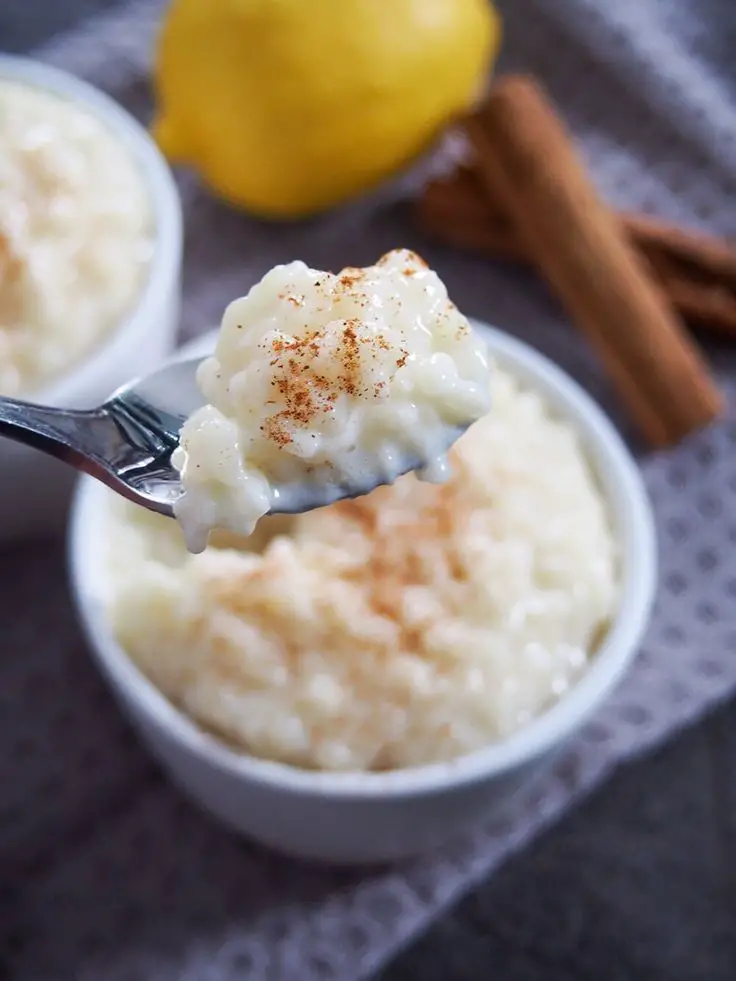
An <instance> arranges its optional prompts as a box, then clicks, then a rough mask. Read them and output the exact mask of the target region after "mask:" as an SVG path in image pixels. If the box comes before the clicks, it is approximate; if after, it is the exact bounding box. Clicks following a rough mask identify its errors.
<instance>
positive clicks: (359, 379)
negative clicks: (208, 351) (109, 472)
mask: <svg viewBox="0 0 736 981" xmlns="http://www.w3.org/2000/svg"><path fill="white" fill-rule="evenodd" d="M197 381H198V385H199V387H200V389H201V392H202V395H203V396H204V399H205V401H206V403H207V404H206V405H205V406H204V407H203V408H202V409H200V410H198V411H197V412H196V413H194V415H193V416H192V417H191V418H190V419H189V420H187V422H186V424H185V426H184V427H183V429H182V432H181V446H180V449H179V450H178V451H177V453H176V454H175V456H174V464H175V466H177V467H178V468H179V469H180V470H181V475H182V486H183V489H184V493H183V495H182V497H181V498H180V499H179V501H178V502H177V504H176V507H175V511H176V516H177V518H178V519H179V522H180V524H181V525H182V528H183V529H184V533H185V536H186V540H187V543H188V545H189V548H190V549H191V550H192V551H194V552H197V551H201V550H202V549H203V548H204V547H205V545H206V543H207V537H208V534H209V532H210V531H211V530H212V529H213V528H223V529H227V530H229V531H231V532H233V533H235V534H240V535H247V534H250V533H251V532H252V530H253V528H254V526H255V523H256V522H257V521H258V519H259V518H261V517H262V516H263V515H264V514H266V513H267V512H268V511H270V510H292V509H300V508H301V507H303V506H304V503H306V502H309V501H310V500H311V499H312V498H313V497H314V489H315V488H318V489H319V495H320V498H321V499H322V500H325V499H327V500H328V501H329V500H330V499H331V500H335V499H337V498H338V497H341V496H344V495H345V492H346V489H347V490H348V491H351V492H352V491H360V490H364V489H366V488H367V489H370V488H372V487H374V486H375V485H376V484H378V483H390V482H392V481H393V480H395V479H396V478H397V477H398V476H399V475H400V474H402V473H405V472H406V471H408V470H411V469H417V470H419V471H420V475H421V476H422V477H423V478H424V479H427V480H431V481H443V480H445V479H446V477H447V475H448V469H447V450H448V448H449V446H450V445H451V444H452V442H453V441H454V439H455V438H456V436H457V434H458V432H459V431H460V430H461V429H463V428H465V427H466V426H467V425H468V424H470V423H472V422H473V421H475V420H476V419H478V418H479V417H480V416H482V415H484V414H485V413H486V412H487V411H488V410H489V408H490V397H489V389H488V362H487V358H486V352H485V345H484V343H483V342H482V340H481V339H480V338H478V337H477V336H476V335H475V334H474V333H473V331H472V330H471V328H470V325H469V324H468V321H467V319H466V318H465V317H464V316H463V315H462V314H461V313H460V312H459V311H458V309H457V307H455V305H454V304H453V303H452V302H451V301H450V300H449V298H448V296H447V290H446V289H445V287H444V285H443V283H442V282H441V280H440V279H439V277H438V276H437V275H436V273H434V272H433V271H432V270H430V269H429V268H428V267H427V266H426V264H425V263H424V262H423V261H422V260H421V259H420V258H419V257H418V256H416V255H415V254H414V253H411V252H408V251H405V250H396V251H394V252H390V253H388V254H387V255H385V256H384V257H383V258H382V259H381V260H379V262H378V263H377V264H376V265H374V266H370V267H367V268H365V269H357V268H347V269H343V270H342V272H340V273H338V274H336V275H335V274H333V273H328V272H320V271H318V270H315V269H310V268H308V267H307V266H306V265H305V264H304V263H303V262H292V263H290V264H288V265H283V266H277V267H276V268H275V269H272V270H271V271H270V272H269V273H268V274H267V275H266V276H265V277H264V278H263V280H262V281H261V282H260V283H258V284H257V285H256V286H255V287H254V288H253V289H252V290H251V291H250V293H249V294H248V295H247V296H246V297H243V298H242V299H239V300H235V301H234V302H233V303H231V304H230V306H229V307H228V308H227V310H226V312H225V316H224V319H223V323H222V328H221V331H220V334H219V337H218V341H217V348H216V351H215V354H214V356H213V357H211V358H208V359H207V360H205V361H204V362H203V364H202V365H201V366H200V369H199V373H198V378H197Z"/></svg>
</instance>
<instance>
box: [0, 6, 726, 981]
mask: <svg viewBox="0 0 736 981" xmlns="http://www.w3.org/2000/svg"><path fill="white" fill-rule="evenodd" d="M502 6H504V5H503V4H502ZM692 7H693V5H692V4H690V3H689V2H688V0H670V2H669V3H668V4H641V3H639V2H638V0H619V2H618V3H616V4H609V5H603V4H599V3H597V2H596V0H536V2H535V0H515V2H509V3H508V4H506V5H505V6H504V13H505V17H506V26H507V30H506V54H505V55H504V66H503V67H513V68H523V69H531V70H533V71H535V72H536V73H537V74H538V75H540V76H541V77H542V79H543V80H544V81H545V83H546V84H547V85H548V87H549V89H550V91H551V93H552V95H553V97H554V98H555V99H556V100H557V101H558V103H559V104H560V106H561V107H562V109H563V111H564V113H565V115H566V117H567V118H568V120H569V122H570V123H571V125H572V126H573V128H574V129H575V131H576V133H577V134H578V135H579V137H580V140H581V143H582V145H583V148H584V151H585V154H586V157H587V159H588V161H589V163H590V165H591V168H592V170H593V172H594V174H595V177H596V180H597V182H598V184H599V186H600V187H601V189H602V190H603V191H604V193H605V194H606V196H607V197H608V198H609V200H611V201H612V202H613V203H615V204H617V205H620V206H623V205H625V206H627V207H632V208H634V207H636V208H642V209H646V210H651V211H654V212H657V213H660V214H662V215H665V216H668V217H671V218H674V219H678V220H681V221H687V222H691V223H694V224H700V225H703V226H705V227H711V228H713V229H715V230H719V231H721V232H730V233H734V231H736V204H735V203H734V202H736V195H734V193H733V191H734V178H735V177H736V154H735V153H734V134H736V110H734V108H733V107H734V105H736V98H735V96H736V92H735V91H734V89H735V87H736V82H735V81H734V78H733V73H732V72H731V71H730V62H729V61H728V57H727V52H726V51H725V48H724V46H723V44H722V43H720V40H721V35H722V33H723V30H724V24H726V23H730V24H732V25H733V19H734V14H733V12H732V10H733V8H732V5H731V4H730V3H729V0H723V2H721V3H717V2H715V0H709V2H708V3H707V4H705V5H704V7H705V8H706V10H705V13H707V14H708V16H703V14H704V12H703V11H702V10H701V5H698V9H699V14H698V18H697V20H696V17H695V14H694V13H693V12H692V9H691V8H692ZM161 9H162V4H161V3H160V2H157V0H151V2H138V3H135V4H132V5H128V6H124V7H122V8H120V9H119V10H118V11H116V12H115V13H114V14H112V15H110V16H107V17H105V18H103V19H101V20H99V21H97V22H94V23H92V24H91V25H89V26H87V27H86V28H85V29H84V30H82V31H79V32H77V33H75V34H73V35H71V36H70V37H68V38H65V39H61V40H59V41H58V42H55V43H54V44H53V45H52V46H51V47H49V48H47V49H45V50H44V51H43V52H42V56H43V57H44V58H46V59H47V60H49V61H51V62H53V63H55V64H58V65H60V66H61V67H64V68H67V69H69V70H71V71H73V72H75V73H77V74H80V75H82V76H84V77H86V78H88V79H89V80H91V81H92V82H94V83H95V84H97V85H99V86H101V87H102V88H105V89H106V90H108V91H109V92H111V93H112V94H113V95H114V96H115V97H116V98H117V99H119V100H120V101H121V102H122V103H123V104H124V105H126V106H127V107H128V108H129V109H131V110H132V111H133V112H134V113H135V114H136V115H138V116H140V117H141V118H147V117H148V114H149V112H150V93H149V87H148V81H147V75H148V69H149V62H150V49H151V41H152V37H153V35H154V32H155V29H156V25H157V22H158V18H159V16H160V12H161ZM731 54H732V52H731ZM416 180H417V175H416V174H414V175H409V176H408V177H407V178H406V179H405V180H404V181H401V182H399V183H398V184H396V185H394V186H393V187H392V188H390V189H388V190H387V191H386V192H383V193H382V194H381V195H379V196H377V197H374V198H371V199H370V200H366V201H363V202H361V203H360V204H358V205H354V206H351V207H349V208H346V209H343V210H341V211H340V212H338V213H335V214H333V215H330V216H329V217H327V218H324V219H319V220H316V221H312V222H309V223H306V224H302V225H287V226H279V227H272V226H268V225H264V224H260V223H258V222H254V221H251V220H249V219H247V218H245V217H243V216H241V215H238V214H235V213H233V212H232V211H230V210H228V209H227V208H225V207H224V206H222V205H220V204H217V203H216V202H214V201H213V200H211V199H210V198H209V197H208V196H207V195H206V194H205V193H203V192H202V191H201V190H200V188H199V186H198V184H197V182H196V180H194V179H193V178H191V177H190V176H186V177H183V178H182V179H181V180H180V187H181V191H182V197H183V200H184V206H185V212H186V222H187V255H186V268H185V292H186V298H185V303H184V314H183V323H182V336H183V337H189V336H192V335H193V334H195V333H197V332H198V331H200V330H203V329H206V328H207V327H210V326H211V325H212V324H214V323H216V322H217V321H218V320H219V316H220V313H221V311H222V308H223V305H224V304H225V302H226V301H227V300H228V299H229V298H231V297H232V296H233V295H235V294H237V293H239V292H242V291H244V290H246V289H247V288H248V287H249V286H250V285H251V284H252V283H253V282H254V281H255V279H256V278H257V277H259V276H260V275H262V273H263V272H265V270H266V269H267V268H269V267H270V266H271V265H273V264H274V263H276V262H279V261H284V260H288V259H291V258H296V257H299V258H304V259H305V260H307V261H308V262H310V263H312V264H313V265H316V266H324V267H328V268H329V267H333V268H334V267H339V266H340V265H343V264H345V263H350V264H364V263H366V262H370V261H372V260H374V259H375V258H376V257H377V256H378V255H379V254H380V253H381V252H382V251H384V250H386V249H388V248H391V247H393V246H395V245H398V244H401V245H407V246H409V247H415V248H417V249H419V250H420V251H421V252H422V253H423V254H425V255H426V257H427V258H428V260H429V261H430V262H431V263H432V264H433V265H435V266H436V267H437V269H438V270H439V272H440V273H441V275H442V276H443V278H444V279H445V280H446V282H447V284H448V286H449V289H450V291H451V294H452V295H453V296H454V297H455V298H456V299H457V300H458V302H459V303H460V305H461V306H462V307H463V308H464V310H465V311H466V312H467V313H468V314H469V315H474V316H477V317H479V318H481V319H486V320H490V321H493V322H495V323H496V324H497V325H499V326H501V327H503V328H506V329H507V330H509V331H510V332H512V333H514V334H516V335H518V336H520V337H522V338H523V339H525V340H527V341H530V342H531V343H533V344H535V345H536V346H537V347H539V348H540V349H542V350H543V351H545V353H547V354H549V355H551V356H552V357H553V358H554V359H555V360H557V361H558V362H559V363H560V364H561V365H562V366H563V367H565V368H566V369H567V370H568V371H570V372H571V373H572V374H573V375H575V376H576V377H577V378H578V379H579V380H580V381H581V382H582V383H583V384H584V385H585V386H586V387H587V388H588V389H589V390H590V391H591V392H592V393H593V394H594V395H595V396H596V397H597V398H598V399H599V400H600V401H601V402H602V403H603V404H604V405H605V406H606V407H607V408H608V409H609V411H610V412H611V413H612V414H614V416H615V414H616V405H615V399H614V398H612V396H611V393H610V392H609V390H608V388H607V386H606V383H605V380H604V378H603V377H602V375H601V373H600V371H599V369H598V367H597V365H596V364H595V362H594V360H593V358H592V357H591V356H590V354H589V352H588V351H587V349H586V348H585V346H584V345H583V344H582V343H581V341H580V339H579V337H578V335H577V334H576V332H575V331H574V329H573V328H572V327H571V326H570V325H569V324H568V323H567V322H566V320H565V318H564V317H563V316H562V314H561V312H560V311H559V310H558V309H557V307H556V306H555V305H554V304H553V303H552V302H551V301H550V300H549V298H548V297H547V296H546V293H545V291H544V289H543V288H542V287H541V286H540V285H539V284H538V283H536V282H535V281H534V280H533V279H531V278H530V277H528V276H526V275H524V274H523V273H521V272H519V273H509V272H500V271H497V270H493V269H492V268H490V266H489V265H488V264H486V263H484V262H482V261H479V260H476V259H473V258H469V257H463V256H461V255H459V254H454V253H452V252H450V251H447V250H442V249H438V248H435V247H433V246H431V245H430V244H428V243H427V242H425V241H423V240H422V238H421V236H420V235H419V234H418V233H417V232H416V230H415V229H413V227H412V225H411V222H410V221H409V219H408V216H407V209H406V206H405V205H404V204H403V203H402V201H401V197H402V194H404V193H405V191H406V189H407V187H410V186H411V185H412V184H413V183H415V182H416ZM711 353H712V354H713V356H714V358H715V359H716V361H717V365H718V370H719V373H720V375H721V376H722V378H723V380H724V384H725V385H726V388H727V390H728V392H729V399H730V409H729V414H728V417H727V418H726V419H725V420H723V421H722V422H720V423H719V424H718V425H716V426H714V427H713V428H712V429H710V430H709V431H708V432H706V433H703V434H701V435H699V436H698V437H697V438H695V439H692V440H690V441H688V442H687V443H686V444H685V445H683V446H681V447H680V448H678V449H677V450H675V451H673V452H670V453H666V454H660V455H656V456H653V455H649V456H643V457H642V467H643V470H644V474H645V478H646V481H647V485H648V488H649V491H650V493H651V495H652V498H653V501H654V505H655V509H656V515H657V523H658V531H659V534H660V542H661V569H662V580H661V589H660V593H659V597H658V601H657V605H656V610H655V616H654V621H653V624H652V627H651V629H650V631H649V633H648V636H647V638H646V642H645V644H644V647H643V649H642V651H641V654H640V656H639V658H638V661H637V663H636V665H635V667H634V669H633V670H632V672H631V673H630V675H629V676H628V678H627V679H626V681H625V683H624V684H623V685H622V686H621V688H620V689H619V691H618V692H617V693H616V695H615V697H614V698H612V699H611V700H610V701H609V703H608V704H607V705H606V707H605V708H604V710H603V711H602V712H601V713H600V714H599V716H598V717H597V718H596V719H595V720H594V721H593V722H591V724H590V725H588V726H587V727H586V729H585V731H584V732H583V733H582V734H581V735H580V736H579V738H578V739H577V740H576V741H575V743H574V745H572V746H571V747H570V749H569V750H568V751H567V752H566V754H565V755H564V757H563V758H562V759H560V761H559V763H558V765H557V766H556V768H555V769H554V771H553V772H552V773H550V774H549V776H548V777H547V778H546V779H545V780H544V781H543V782H541V783H539V784H538V785H537V786H535V787H534V788H533V790H530V791H529V793H527V794H526V795H525V796H524V797H522V798H521V799H519V800H518V801H517V803H516V805H515V807H514V810H513V812H512V813H509V814H508V815H506V816H505V817H504V818H503V819H502V820H497V821H495V822H494V823H492V824H489V825H488V826H486V827H483V828H482V829H480V830H478V832H477V833H476V834H474V835H473V836H470V837H468V838H466V839H464V840H462V841H459V842H457V843H456V844H455V845H453V846H452V847H449V848H447V849H446V850H444V851H443V852H441V853H439V854H434V855H432V856H427V857H425V858H424V859H422V860H418V861H415V862H412V863H410V864H406V865H403V866H400V867H396V868H392V869H389V870H382V871H379V872H375V873H370V874H366V873H364V872H363V873H351V872H346V871H340V872H335V871H331V870H324V869H315V868H310V867H307V866H301V865H299V864H298V863H295V862H291V861H286V860H282V859H280V858H278V857H276V856H273V855H270V854H267V853H265V852H263V851H261V850H259V849H257V848H255V847H254V846H251V845H250V844H248V843H245V842H242V841H240V840H237V839H235V838H234V837H232V836H230V835H228V834H226V833H224V832H222V831H221V830H219V829H218V828H217V827H215V826H213V825H212V824H211V823H210V822H209V821H208V820H207V819H205V818H204V817H202V816H201V815H200V814H199V813H197V812H195V811H194V810H193V809H192V808H191V807H190V806H189V805H188V804H187V803H186V802H184V801H183V800H182V799H181V798H180V796H179V795H178V794H177V792H176V791H175V790H173V789H172V788H170V787H169V785H168V784H167V783H166V782H165V781H164V780H163V778H162V777H161V775H160V774H159V772H158V770H157V769H156V768H155V767H154V765H153V764H152V763H151V762H150V760H149V759H148V757H147V756H146V755H145V754H144V753H143V751H142V750H141V749H139V747H138V746H137V744H136V742H135V739H134V737H133V736H132V734H131V732H130V730H129V729H128V727H127V725H126V724H125V723H124V722H123V721H122V720H121V718H120V716H119V714H118V712H117V710H116V708H115V707H114V705H113V703H112V701H111V699H110V697H109V696H108V694H107V692H106V691H105V689H104V687H103V685H102V683H101V682H100V680H99V679H98V678H97V676H96V674H95V672H94V670H93V668H92V666H91V664H90V662H89V660H88V658H87V655H86V652H85V650H84V645H83V643H82V640H81V638H80V635H79V632H78V630H77V628H76V626H75V624H74V618H73V612H72V609H71V605H70V601H69V597H68V594H67V590H66V588H65V584H64V566H63V553H62V547H61V545H54V546H48V545H47V546H35V547H24V548H20V547H19V548H15V549H13V550H11V551H8V552H5V553H3V554H2V555H0V575H2V581H3V584H4V585H3V590H2V593H1V594H0V617H2V623H3V640H4V649H6V650H7V651H8V654H9V656H8V657H7V658H6V659H4V660H3V663H2V665H0V782H1V785H2V787H3V794H2V803H1V804H0V863H1V865H0V871H1V872H2V878H1V879H0V882H1V883H2V887H1V888H0V938H1V939H2V940H3V941H5V943H4V944H3V946H5V947H6V948H7V949H8V950H9V951H10V963H9V968H10V972H11V975H12V976H14V977H16V978H18V979H23V981H30V979H33V981H44V979H49V981H50V979H62V978H63V979H68V978H71V977H73V978H75V981H133V979H136V981H138V979H144V978H145V979H155V981H184V979H192V981H194V979H196V981H206V979H213V981H215V979H216V981H236V979H240V978H245V977H247V978H249V979H254V981H258V979H267V978H268V979H273V981H292V979H294V981H311V979H355V978H359V977H363V976H365V975H366V974H368V973H369V972H370V971H371V970H373V969H375V968H376V967H378V966H379V965H380V964H381V963H382V962H384V961H385V960H386V958H388V957H389V956H390V955H391V954H392V953H393V952H394V951H395V950H396V949H397V947H398V946H399V945H400V944H402V943H405V942H406V941H407V940H408V939H409V938H410V937H411V936H412V935H414V934H415V933H416V932H417V931H419V930H421V929H423V928H424V927H426V925H427V924H428V922H429V921H430V920H431V919H432V917H435V916H436V915H437V914H438V913H439V912H440V911H441V910H442V909H443V908H444V907H446V906H447V904H448V903H450V902H451V901H452V900H453V899H454V898H455V897H457V896H458V895H459V894H460V893H462V892H463V891H464V890H467V889H469V888H470V887H471V886H472V885H473V884H474V883H475V882H477V881H478V879H479V878H480V877H482V876H485V875H487V874H488V873H489V871H490V870H492V869H493V868H494V867H495V866H497V865H498V864H499V863H500V862H501V861H502V860H503V859H504V858H505V857H507V856H508V855H509V854H510V853H511V852H512V851H513V850H515V849H518V848H520V847H522V846H523V845H524V843H525V842H527V841H529V840H530V838H531V837H532V836H533V835H535V834H536V833H538V832H539V830H540V829H541V828H542V827H544V826H545V825H546V824H547V823H549V822H550V821H552V820H554V819H555V818H556V817H558V816H559V815H560V814H561V813H562V812H563V811H564V810H565V809H566V808H569V807H570V806H571V805H572V804H573V803H574V802H575V801H576V799H578V798H579V797H580V796H581V795H582V794H584V793H586V792H588V791H589V790H590V789H591V788H593V787H594V786H595V785H596V784H598V783H599V782H600V781H601V780H602V779H603V778H604V777H605V776H606V775H607V774H608V773H609V772H610V771H611V769H612V768H613V767H615V766H616V765H617V764H618V763H620V762H622V761H623V760H626V759H627V758H629V757H631V756H632V755H634V754H637V753H641V752H643V751H645V750H647V749H648V748H649V747H651V746H652V745H654V744H655V743H657V742H658V741H661V740H662V739H664V738H666V737H667V736H669V735H671V734H672V733H673V732H674V731H675V730H677V729H678V728H680V727H682V726H684V725H686V724H687V723H689V722H691V721H693V720H694V719H695V718H697V717H698V716H699V715H700V714H702V713H703V712H705V711H706V710H707V709H708V708H709V707H710V706H712V705H713V704H714V703H716V702H717V701H719V700H721V699H724V698H725V697H727V696H728V695H729V694H730V693H731V692H732V691H733V690H734V688H735V687H736V656H734V648H735V647H736V616H734V613H733V612H732V611H733V610H734V608H735V602H736V561H735V560H734V558H733V556H734V552H735V546H736V414H735V413H734V402H733V397H732V386H731V381H730V380H731V379H732V378H736V360H735V359H734V356H733V354H732V353H731V352H729V351H728V350H727V349H725V348H723V349H720V350H716V349H713V350H712V352H711ZM619 421H620V422H621V425H622V428H623V430H624V431H625V432H626V425H625V423H624V422H623V421H622V420H619Z"/></svg>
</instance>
